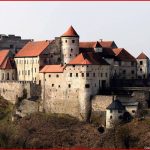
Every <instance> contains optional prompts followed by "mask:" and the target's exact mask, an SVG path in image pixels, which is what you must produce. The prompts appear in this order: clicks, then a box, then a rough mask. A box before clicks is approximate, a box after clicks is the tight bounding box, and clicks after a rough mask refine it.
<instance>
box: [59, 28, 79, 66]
mask: <svg viewBox="0 0 150 150" xmlns="http://www.w3.org/2000/svg"><path fill="white" fill-rule="evenodd" d="M78 54H79V35H78V34H77V32H76V31H75V30H74V28H73V27H72V26H70V27H69V28H68V30H67V31H66V32H65V33H64V34H63V35H62V36H61V58H62V59H61V60H62V63H63V64H67V63H69V62H70V60H72V59H73V58H75V57H76V56H77V55H78Z"/></svg>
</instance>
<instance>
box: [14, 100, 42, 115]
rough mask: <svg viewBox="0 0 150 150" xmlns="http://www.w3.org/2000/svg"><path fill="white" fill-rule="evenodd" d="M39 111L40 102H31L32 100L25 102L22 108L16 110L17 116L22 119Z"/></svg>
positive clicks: (22, 103) (21, 105)
mask: <svg viewBox="0 0 150 150" xmlns="http://www.w3.org/2000/svg"><path fill="white" fill-rule="evenodd" d="M38 111H39V102H38V101H31V100H27V99H25V100H23V101H22V102H21V104H20V106H19V107H18V108H17V109H16V115H19V116H20V117H24V116H26V115H29V114H31V113H35V112H38Z"/></svg>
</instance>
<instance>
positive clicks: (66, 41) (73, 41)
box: [65, 40, 75, 43]
mask: <svg viewBox="0 0 150 150" xmlns="http://www.w3.org/2000/svg"><path fill="white" fill-rule="evenodd" d="M65 43H68V40H65ZM72 43H75V40H72Z"/></svg>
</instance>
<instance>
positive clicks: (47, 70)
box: [40, 65, 64, 73]
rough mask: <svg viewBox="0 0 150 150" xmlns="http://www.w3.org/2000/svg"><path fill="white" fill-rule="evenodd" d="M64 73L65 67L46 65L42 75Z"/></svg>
mask: <svg viewBox="0 0 150 150" xmlns="http://www.w3.org/2000/svg"><path fill="white" fill-rule="evenodd" d="M63 71H64V66H62V65H46V66H44V67H43V68H42V69H41V71H40V73H62V72H63Z"/></svg>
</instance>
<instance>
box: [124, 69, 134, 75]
mask: <svg viewBox="0 0 150 150" xmlns="http://www.w3.org/2000/svg"><path fill="white" fill-rule="evenodd" d="M122 73H123V74H126V70H123V71H122ZM134 73H135V71H134V70H131V74H134Z"/></svg>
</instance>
